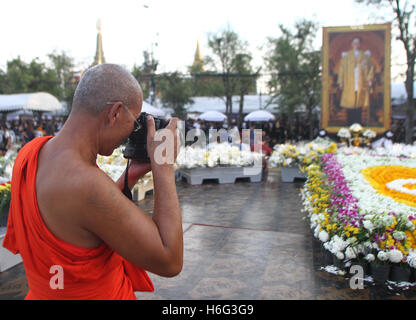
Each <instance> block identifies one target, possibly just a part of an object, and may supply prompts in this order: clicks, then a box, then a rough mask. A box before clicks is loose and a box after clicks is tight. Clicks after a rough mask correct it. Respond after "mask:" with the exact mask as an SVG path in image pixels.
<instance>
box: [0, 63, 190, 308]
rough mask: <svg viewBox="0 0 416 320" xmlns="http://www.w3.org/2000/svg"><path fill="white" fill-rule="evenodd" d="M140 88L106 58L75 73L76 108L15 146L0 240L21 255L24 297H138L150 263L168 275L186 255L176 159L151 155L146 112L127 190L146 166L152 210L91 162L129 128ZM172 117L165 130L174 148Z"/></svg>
mask: <svg viewBox="0 0 416 320" xmlns="http://www.w3.org/2000/svg"><path fill="white" fill-rule="evenodd" d="M142 102H143V97H142V91H141V88H140V86H139V84H138V82H137V81H136V79H134V77H133V76H132V75H131V74H130V73H129V72H128V71H126V70H125V69H124V68H122V67H120V66H118V65H114V64H102V65H98V66H95V67H93V68H91V69H89V70H88V71H87V72H86V73H85V75H84V76H83V78H82V79H81V81H80V83H79V85H78V87H77V89H76V91H75V94H74V99H73V104H72V110H71V113H70V115H69V117H68V120H67V121H66V123H65V125H64V126H63V127H62V129H61V131H60V132H59V133H58V134H57V135H56V136H55V137H39V138H36V139H34V140H33V141H31V142H29V143H28V144H27V145H25V146H24V147H23V148H22V149H21V150H20V152H19V154H18V156H17V159H16V161H15V165H14V168H13V176H12V190H11V208H10V213H9V221H8V226H7V233H6V237H5V240H4V242H3V246H4V247H5V248H7V249H8V250H10V251H11V252H13V253H14V254H17V253H19V254H20V255H21V256H22V259H23V264H24V267H25V272H26V276H27V281H28V286H29V292H28V294H27V296H26V299H100V300H101V299H112V300H113V299H136V296H135V294H134V292H135V291H153V290H154V288H153V284H152V281H151V280H150V278H149V276H148V275H147V273H146V271H145V270H147V271H149V272H152V273H155V274H158V275H160V276H165V277H172V276H175V275H177V274H179V273H180V271H181V269H182V263H183V239H182V220H181V211H180V206H179V201H178V196H177V193H176V186H175V179H174V169H173V163H171V162H172V161H170V162H169V161H165V162H163V161H157V159H155V156H154V155H155V150H157V148H158V147H160V146H161V144H162V143H166V141H168V139H166V141H165V140H163V141H161V139H159V138H157V135H158V132H159V131H158V132H156V131H155V123H154V119H153V118H152V117H150V116H149V117H148V118H147V127H148V136H147V151H148V154H149V156H150V164H140V163H137V162H135V161H133V162H132V163H131V164H130V167H129V170H128V185H129V188H130V189H131V188H132V187H133V186H134V185H135V183H136V182H137V181H138V179H139V178H140V177H142V176H143V175H145V174H146V173H147V172H149V171H150V170H151V171H152V173H153V179H154V210H153V215H152V217H149V216H148V215H146V214H145V213H144V212H143V211H142V210H141V209H140V208H139V207H137V206H136V205H135V204H134V203H133V202H132V201H130V200H129V199H128V198H127V197H126V196H125V195H124V194H123V193H122V192H121V190H122V189H123V187H124V176H125V173H123V175H122V176H121V177H120V179H119V180H118V182H117V183H114V182H113V180H111V179H110V178H109V177H108V176H107V175H106V174H105V173H104V172H103V171H101V170H100V169H99V168H98V167H97V165H96V158H97V155H98V154H100V155H105V156H108V155H111V154H112V152H113V150H114V149H115V148H116V147H118V146H119V145H120V144H121V143H122V142H123V141H124V140H125V139H126V138H127V137H128V136H129V135H130V133H131V132H132V130H133V128H134V122H135V120H136V119H137V117H138V116H139V115H140V113H141V108H142ZM176 126H177V119H176V118H172V119H171V120H170V122H169V124H168V126H167V128H166V130H168V132H170V133H171V134H172V135H173V139H171V140H170V143H171V144H174V146H173V147H172V148H170V149H169V148H167V149H166V152H168V151H169V150H173V152H174V154H173V155H172V158H173V159H176V156H177V147H178V136H177V134H176Z"/></svg>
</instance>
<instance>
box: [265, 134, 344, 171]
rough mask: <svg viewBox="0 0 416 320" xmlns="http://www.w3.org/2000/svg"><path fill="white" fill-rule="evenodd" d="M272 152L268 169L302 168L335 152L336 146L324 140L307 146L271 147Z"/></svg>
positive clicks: (283, 145) (284, 145) (315, 141)
mask: <svg viewBox="0 0 416 320" xmlns="http://www.w3.org/2000/svg"><path fill="white" fill-rule="evenodd" d="M273 149H274V151H273V153H272V155H271V156H270V157H269V159H268V167H269V168H276V167H302V166H308V165H310V164H311V163H313V162H316V161H319V156H320V155H322V154H325V153H329V152H336V151H337V145H336V143H334V142H331V141H329V140H326V139H316V140H314V141H312V142H311V143H308V144H302V143H300V144H297V145H292V144H280V145H275V146H274V147H273Z"/></svg>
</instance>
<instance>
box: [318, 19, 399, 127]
mask: <svg viewBox="0 0 416 320" xmlns="http://www.w3.org/2000/svg"><path fill="white" fill-rule="evenodd" d="M322 48H323V53H322V107H321V127H322V128H324V129H325V130H327V132H329V133H337V132H338V130H339V129H340V128H345V127H349V126H350V125H351V124H352V122H358V123H360V124H361V125H362V127H363V128H365V129H366V128H369V129H372V130H374V131H375V132H377V133H379V134H380V133H383V132H385V131H387V130H390V124H391V92H390V91H391V87H390V54H391V24H390V23H386V24H371V25H361V26H343V27H324V28H323V47H322ZM357 48H358V49H357ZM354 57H355V58H354ZM351 61H353V63H351ZM354 61H359V62H354ZM357 66H359V67H357ZM363 70H364V71H363ZM351 75H353V76H351ZM357 75H358V76H357ZM348 77H349V78H348ZM351 79H352V80H351ZM364 79H365V80H364ZM353 95H354V96H353ZM354 120H361V121H354Z"/></svg>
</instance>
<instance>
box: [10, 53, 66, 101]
mask: <svg viewBox="0 0 416 320" xmlns="http://www.w3.org/2000/svg"><path fill="white" fill-rule="evenodd" d="M5 82H6V84H7V85H6V87H5V93H9V94H10V93H29V92H37V91H44V92H48V93H50V94H52V95H54V96H56V97H59V96H60V95H61V93H60V87H59V78H58V76H57V74H56V72H55V71H54V70H53V69H51V68H47V67H46V65H45V63H43V62H40V61H39V59H38V58H35V59H33V60H32V61H31V62H30V63H26V62H24V61H22V60H21V59H20V57H17V58H16V59H13V60H11V61H8V62H7V72H6V74H5Z"/></svg>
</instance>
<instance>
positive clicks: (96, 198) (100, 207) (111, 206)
mask: <svg viewBox="0 0 416 320" xmlns="http://www.w3.org/2000/svg"><path fill="white" fill-rule="evenodd" d="M82 180H83V181H82V183H81V185H82V186H81V187H80V188H79V190H78V193H79V196H80V198H81V199H82V203H83V204H84V206H85V207H84V210H86V211H87V212H88V218H92V219H94V218H98V219H106V220H109V221H111V222H120V220H121V219H122V218H123V216H122V215H120V214H119V212H118V210H116V208H118V207H120V206H122V205H123V203H124V204H125V202H126V199H125V196H124V195H123V194H122V192H121V191H120V189H119V188H118V186H117V185H116V184H115V183H114V182H113V180H111V178H110V177H108V176H107V175H106V174H105V173H104V172H103V171H101V170H100V169H99V168H96V167H88V168H84V170H82Z"/></svg>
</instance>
